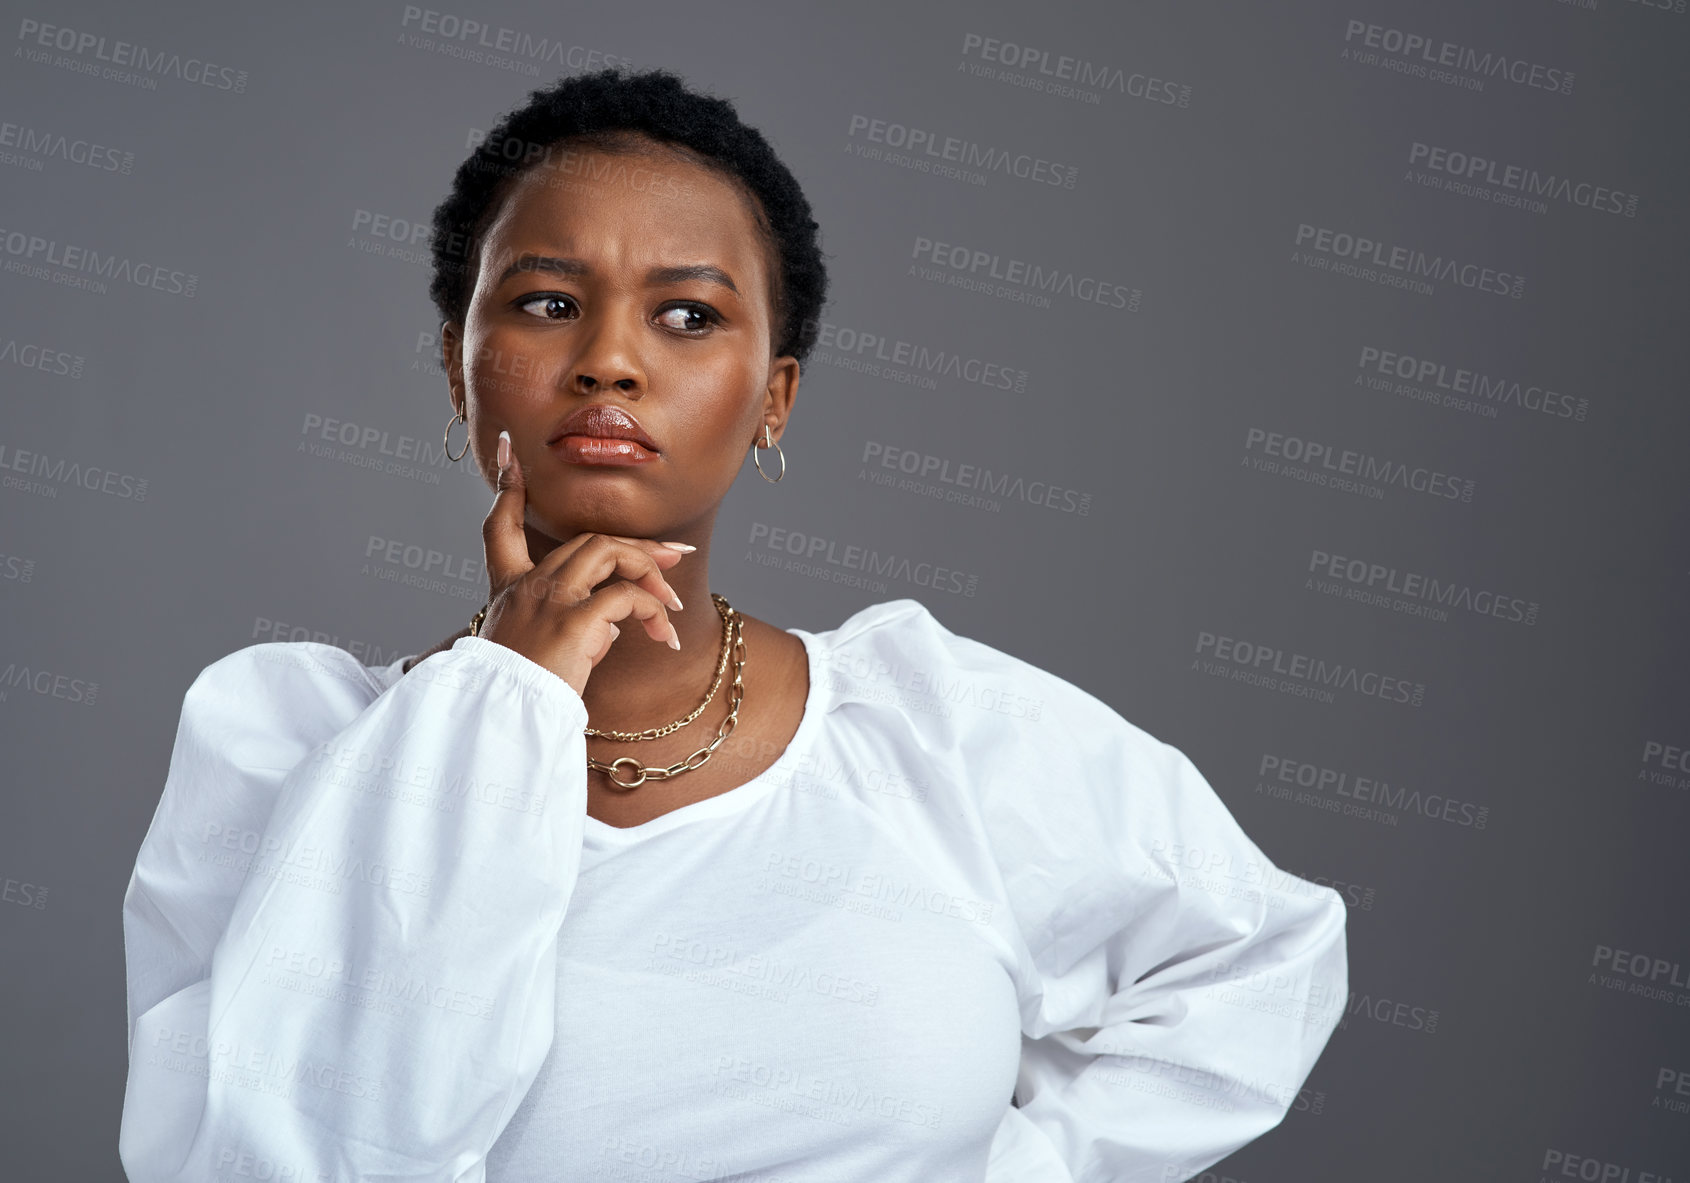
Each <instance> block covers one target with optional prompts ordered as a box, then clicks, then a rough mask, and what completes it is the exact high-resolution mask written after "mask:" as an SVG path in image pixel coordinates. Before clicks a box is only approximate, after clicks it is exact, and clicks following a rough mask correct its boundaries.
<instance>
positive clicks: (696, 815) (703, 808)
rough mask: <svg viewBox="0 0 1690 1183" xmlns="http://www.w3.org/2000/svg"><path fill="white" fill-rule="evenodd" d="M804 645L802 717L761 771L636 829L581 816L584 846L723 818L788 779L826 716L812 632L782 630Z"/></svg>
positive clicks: (641, 837) (619, 842)
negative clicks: (806, 682) (793, 761)
mask: <svg viewBox="0 0 1690 1183" xmlns="http://www.w3.org/2000/svg"><path fill="white" fill-rule="evenodd" d="M785 631H786V632H789V633H791V634H792V635H793V636H795V637H797V638H798V639H799V640H800V641H802V642H804V655H805V658H806V659H807V661H808V663H809V670H810V687H809V692H808V693H807V694H806V695H805V696H804V714H803V717H802V718H800V719H799V720H798V729H797V730H796V731H794V732H793V733H792V739H791V740H790V741H789V742H788V743H787V745H786V748H785V750H783V751H782V752H781V754H780V755H779V756H777V757H775V761H774V763H773V764H770V765H769V766H768V767H767V768H765V769H764V770H763V771H762V772H759V773H758V774H757V775H756V776H754V777H752V778H751V779H750V780H748V781H746V782H745V783H744V784H741V785H735V786H734V787H733V788H731V789H727V790H725V791H723V792H720V793H717V794H716V795H715V796H713V797H706V798H704V799H703V800H702V801H691V802H688V803H687V804H685V805H680V806H677V807H676V808H674V809H671V810H669V811H668V812H667V813H660V814H658V815H657V816H656V817H654V818H652V819H651V820H650V821H646V822H641V823H640V824H639V825H637V826H613V825H611V824H610V823H609V822H604V821H600V820H599V819H598V818H596V817H594V816H593V815H592V814H590V813H589V814H586V815H585V821H586V831H585V833H584V834H583V839H584V840H585V841H586V842H587V843H589V844H590V843H594V842H596V843H598V844H599V845H602V846H629V845H632V844H633V843H635V842H640V841H643V840H644V839H646V838H650V837H653V836H654V835H657V834H665V833H668V832H669V831H670V830H673V829H674V828H675V827H677V826H683V825H685V824H686V823H688V822H690V821H696V820H699V819H702V818H713V817H724V816H727V815H729V814H732V813H738V812H739V811H740V810H742V809H744V808H746V807H747V806H748V805H751V804H752V803H753V802H755V801H757V800H760V799H761V798H763V797H766V796H768V794H769V793H770V791H772V790H773V789H774V788H775V787H776V786H777V785H779V784H780V783H782V778H783V777H786V776H788V775H789V774H790V773H789V768H788V767H787V765H788V761H789V757H791V756H793V755H795V754H797V753H798V752H800V751H802V750H803V749H804V748H805V747H807V746H808V745H809V744H810V743H811V741H812V738H813V737H814V735H815V732H816V730H817V729H818V728H819V727H820V726H821V719H822V715H823V714H825V713H826V711H825V709H824V707H823V704H822V695H823V692H824V685H823V674H824V670H823V669H822V660H821V654H820V652H819V649H820V642H819V641H818V640H817V639H816V636H815V634H814V633H811V632H808V631H806V630H804V629H801V628H789V629H787V630H785Z"/></svg>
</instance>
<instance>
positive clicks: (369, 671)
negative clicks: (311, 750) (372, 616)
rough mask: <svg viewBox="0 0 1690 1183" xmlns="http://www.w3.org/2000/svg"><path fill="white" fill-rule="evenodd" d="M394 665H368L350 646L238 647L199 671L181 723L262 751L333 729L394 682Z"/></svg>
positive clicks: (275, 644)
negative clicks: (292, 738) (241, 739)
mask: <svg viewBox="0 0 1690 1183" xmlns="http://www.w3.org/2000/svg"><path fill="white" fill-rule="evenodd" d="M397 666H398V663H397V662H396V663H394V664H393V665H392V666H386V667H382V666H366V665H364V664H363V663H362V662H361V661H359V660H358V658H357V657H356V656H354V655H353V654H352V653H351V652H349V651H348V650H345V649H342V648H340V647H338V646H335V645H327V644H323V643H321V642H318V641H265V642H262V643H259V644H256V645H247V646H245V647H243V648H240V649H236V650H234V651H233V652H231V653H227V654H225V655H224V656H222V657H219V658H217V659H216V660H215V661H212V662H211V663H210V664H209V665H207V666H205V667H204V668H203V669H202V670H200V672H199V674H198V675H197V676H196V677H195V678H194V680H193V682H192V684H190V685H189V687H188V690H187V693H186V694H185V695H184V696H183V700H182V719H181V724H182V727H183V728H184V729H185V730H188V731H192V732H194V733H196V734H199V735H204V736H212V737H220V738H221V739H222V740H224V741H226V742H234V741H236V740H237V739H238V738H239V737H242V736H246V737H249V738H250V739H251V741H252V742H253V744H255V745H256V746H257V747H259V748H262V747H264V746H266V745H267V744H268V743H270V742H272V741H274V740H277V739H283V740H285V739H287V738H288V737H290V736H297V737H299V738H307V737H314V736H317V735H319V734H321V733H323V732H324V731H325V729H328V730H329V731H330V732H332V731H333V730H336V729H338V727H339V726H343V725H344V723H345V721H346V720H347V719H349V718H351V717H353V716H355V715H356V714H357V713H358V712H359V711H361V710H363V709H364V708H365V707H367V706H368V705H369V704H370V703H371V702H373V701H374V700H375V698H376V696H377V695H379V694H381V693H382V692H383V691H384V690H386V689H387V687H388V686H389V685H391V684H392V679H391V678H390V677H388V676H387V675H388V674H390V673H396V671H397Z"/></svg>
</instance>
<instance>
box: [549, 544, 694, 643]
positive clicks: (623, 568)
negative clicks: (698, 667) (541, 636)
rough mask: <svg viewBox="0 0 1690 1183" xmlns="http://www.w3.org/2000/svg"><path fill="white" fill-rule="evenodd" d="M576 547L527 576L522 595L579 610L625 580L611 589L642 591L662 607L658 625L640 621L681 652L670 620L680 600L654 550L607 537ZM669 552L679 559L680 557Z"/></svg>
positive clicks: (554, 555) (554, 554) (553, 555)
mask: <svg viewBox="0 0 1690 1183" xmlns="http://www.w3.org/2000/svg"><path fill="white" fill-rule="evenodd" d="M571 542H572V543H574V545H571V546H570V548H569V552H568V554H567V555H566V556H565V557H563V558H561V559H560V558H558V552H559V551H561V550H563V549H564V548H563V547H561V546H560V547H557V548H556V549H554V550H553V551H552V552H551V553H550V554H548V555H546V557H545V558H543V559H541V560H540V562H539V564H538V565H537V566H536V567H535V568H534V569H533V570H532V571H530V572H528V573H527V574H526V575H524V576H523V577H522V579H521V581H520V585H519V587H518V589H517V590H518V591H519V592H520V593H521V594H522V595H525V596H531V597H533V598H534V599H537V600H543V601H550V602H555V603H560V604H564V605H569V606H575V605H580V604H586V603H594V602H597V601H595V599H594V593H593V589H594V588H595V587H598V585H599V584H601V583H603V582H604V581H605V580H607V579H612V578H614V577H617V576H620V577H621V578H620V579H619V580H618V582H616V583H614V584H612V585H611V586H612V587H628V588H630V589H637V590H638V591H639V592H640V594H641V595H643V596H649V597H650V598H651V601H652V603H653V604H654V605H656V607H657V612H658V616H659V620H658V621H657V622H656V623H651V622H649V621H646V618H645V617H644V616H643V615H642V617H641V620H642V622H644V623H646V624H647V631H648V632H650V633H651V635H652V636H653V637H656V638H657V639H658V640H661V641H668V640H669V639H670V638H671V637H674V638H675V644H674V645H673V646H672V647H673V648H677V649H678V648H680V645H679V640H680V634H679V633H678V632H676V631H675V627H674V624H673V623H672V622H671V621H670V620H669V615H668V608H670V607H673V606H674V602H675V600H678V599H679V597H677V596H675V593H674V589H673V588H671V587H670V586H669V584H668V582H667V581H666V580H664V579H663V577H662V575H661V574H660V573H659V569H658V559H657V558H656V556H655V555H654V554H653V553H652V552H651V551H649V550H647V549H645V548H644V547H640V546H635V545H632V544H630V543H627V542H622V541H619V540H617V539H615V538H612V537H611V536H610V535H608V534H586V535H581V536H580V540H579V541H578V542H577V540H575V539H572V540H571ZM670 553H671V554H675V555H676V557H677V558H678V557H679V552H675V551H671V552H670ZM606 619H619V618H611V617H607V618H606Z"/></svg>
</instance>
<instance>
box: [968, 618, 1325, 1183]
mask: <svg viewBox="0 0 1690 1183" xmlns="http://www.w3.org/2000/svg"><path fill="white" fill-rule="evenodd" d="M950 644H951V646H952V647H953V649H954V650H955V651H957V652H958V653H960V654H962V655H963V657H964V659H965V661H966V660H968V659H972V660H974V661H975V663H976V665H977V668H979V669H985V667H986V666H987V665H989V664H990V662H988V661H986V660H985V659H984V657H983V656H982V655H983V653H984V652H985V651H983V650H980V649H978V648H976V647H975V646H974V643H973V642H969V641H966V640H965V639H959V638H954V637H953V638H951V641H950ZM1011 667H1012V668H1004V667H1003V666H1002V664H1001V663H1000V665H999V667H998V668H996V669H986V670H985V672H986V673H988V674H990V673H997V674H999V675H1008V676H1011V677H1012V678H1013V681H1014V682H1015V684H1016V685H1017V686H1018V687H1019V689H1020V690H1021V692H1022V695H1023V696H1024V701H1025V703H1026V704H1029V705H1030V706H1031V709H1030V710H1027V711H1025V712H1024V713H1023V717H1021V718H1019V719H1009V720H1006V721H1004V722H1002V723H1000V724H999V725H997V726H995V727H993V728H992V729H991V730H990V733H989V734H988V733H987V732H986V731H985V730H982V731H981V733H980V736H979V738H978V739H976V740H975V741H974V746H975V747H977V748H978V749H980V751H981V753H982V756H983V759H981V760H980V761H979V762H978V763H977V765H976V768H977V771H976V772H975V774H974V775H975V778H976V782H977V786H978V792H979V795H980V796H979V800H980V802H981V808H982V818H983V823H984V825H985V829H986V833H987V834H988V836H989V839H990V841H991V843H992V846H993V849H994V855H995V857H996V860H997V863H998V866H999V869H1000V872H1001V875H1002V882H1003V885H1004V890H1005V893H1006V896H1007V898H1008V901H1009V903H1010V910H1011V912H1012V914H1013V916H1014V918H1015V923H1016V926H1017V928H1018V930H1019V932H1020V934H1021V937H1022V939H1023V945H1024V947H1023V949H1022V957H1023V964H1022V967H1021V974H1020V981H1019V983H1018V993H1019V996H1020V1001H1021V1026H1022V1035H1023V1039H1022V1059H1021V1067H1020V1071H1019V1075H1018V1077H1017V1081H1016V1088H1015V1098H1014V1105H1012V1106H1011V1107H1010V1108H1009V1109H1008V1111H1007V1113H1006V1114H1005V1115H1004V1117H1003V1120H1002V1123H1001V1124H1000V1126H999V1127H998V1130H997V1134H996V1137H995V1139H994V1141H993V1144H992V1152H991V1159H990V1164H991V1165H990V1168H989V1170H988V1173H987V1179H988V1183H1174V1181H1175V1180H1183V1179H1187V1178H1190V1177H1191V1176H1192V1175H1195V1174H1197V1173H1199V1172H1200V1171H1202V1170H1203V1169H1204V1168H1206V1167H1208V1166H1210V1165H1211V1164H1213V1163H1215V1162H1217V1161H1219V1160H1220V1159H1222V1158H1224V1157H1225V1156H1227V1155H1228V1154H1231V1153H1232V1152H1233V1151H1235V1150H1237V1149H1239V1148H1240V1147H1242V1146H1243V1145H1245V1144H1246V1143H1247V1142H1250V1141H1251V1140H1253V1139H1255V1138H1257V1137H1259V1136H1260V1135H1262V1134H1263V1133H1265V1132H1267V1131H1268V1130H1270V1129H1272V1128H1273V1127H1274V1126H1276V1125H1278V1124H1279V1122H1280V1121H1281V1120H1282V1119H1283V1118H1284V1116H1285V1114H1286V1113H1287V1112H1288V1111H1289V1109H1290V1107H1291V1105H1292V1104H1293V1102H1294V1101H1295V1099H1296V1097H1297V1093H1298V1090H1299V1089H1300V1088H1301V1086H1302V1084H1303V1082H1304V1080H1305V1079H1306V1078H1307V1076H1308V1074H1309V1072H1310V1070H1311V1069H1312V1068H1313V1066H1314V1063H1315V1060H1316V1058H1317V1057H1318V1056H1319V1055H1320V1053H1321V1051H1322V1049H1323V1048H1324V1047H1325V1045H1326V1041H1327V1039H1328V1038H1329V1036H1330V1035H1331V1033H1332V1031H1333V1029H1334V1028H1335V1027H1336V1026H1337V1023H1338V1020H1339V1018H1340V1017H1341V1015H1342V1013H1343V1008H1344V1003H1345V1000H1346V995H1347V990H1348V963H1347V957H1346V951H1345V944H1344V923H1345V910H1344V906H1343V903H1342V901H1341V899H1340V898H1339V896H1338V895H1337V893H1336V892H1334V891H1333V890H1331V889H1330V888H1325V887H1320V886H1317V885H1315V884H1313V883H1310V882H1308V881H1306V880H1303V879H1300V878H1297V877H1295V876H1291V875H1288V874H1286V873H1284V872H1282V871H1280V870H1279V869H1278V868H1276V867H1275V866H1274V865H1273V864H1272V863H1271V862H1270V861H1269V860H1268V858H1267V857H1266V856H1265V855H1264V854H1263V853H1262V851H1261V850H1260V849H1258V848H1257V846H1256V845H1255V843H1254V842H1252V841H1251V839H1250V838H1249V837H1248V836H1247V835H1246V834H1245V832H1244V831H1243V830H1242V829H1241V828H1240V826H1239V825H1238V823H1237V821H1236V820H1235V819H1234V818H1233V817H1232V815H1231V814H1230V813H1229V812H1228V810H1227V808H1226V806H1225V805H1224V803H1223V802H1222V801H1221V800H1220V798H1219V797H1218V796H1217V795H1216V794H1215V792H1214V790H1213V788H1212V787H1211V786H1210V785H1209V783H1208V782H1207V781H1206V780H1205V779H1204V777H1203V775H1202V774H1201V773H1200V772H1199V771H1198V769H1197V768H1196V766H1195V765H1194V764H1193V763H1192V761H1191V760H1190V759H1189V758H1187V757H1186V755H1185V754H1184V753H1183V752H1181V751H1180V750H1179V749H1177V748H1175V747H1173V746H1172V745H1170V744H1167V743H1164V742H1162V741H1160V740H1157V739H1155V738H1154V737H1152V736H1150V735H1149V734H1147V733H1146V732H1144V731H1143V730H1141V729H1139V728H1138V727H1136V726H1134V725H1133V724H1131V723H1129V722H1127V720H1125V719H1124V718H1122V717H1121V716H1120V715H1119V714H1117V713H1116V712H1115V711H1114V710H1112V709H1111V708H1110V707H1108V706H1107V705H1106V704H1105V703H1103V702H1102V701H1101V700H1099V699H1097V698H1095V697H1093V696H1091V695H1089V694H1086V693H1085V692H1083V691H1081V690H1079V689H1078V688H1077V687H1075V686H1073V685H1072V684H1070V683H1067V682H1064V681H1062V680H1061V679H1058V678H1056V677H1054V676H1052V675H1049V674H1047V673H1044V672H1042V671H1039V670H1037V669H1036V668H1034V667H1031V666H1027V665H1025V664H1023V663H1020V662H1018V661H1017V662H1011ZM1016 1106H1018V1107H1016Z"/></svg>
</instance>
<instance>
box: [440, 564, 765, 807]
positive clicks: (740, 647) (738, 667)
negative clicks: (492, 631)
mask: <svg viewBox="0 0 1690 1183" xmlns="http://www.w3.org/2000/svg"><path fill="white" fill-rule="evenodd" d="M710 599H711V601H712V602H713V603H714V604H715V605H716V611H717V612H718V613H719V614H720V615H721V617H722V656H721V658H720V660H718V661H717V663H716V676H715V677H714V678H713V679H712V680H711V682H710V691H709V693H708V694H706V695H705V696H704V701H703V702H701V703H699V704H698V707H697V709H695V710H694V711H693V712H692V714H690V715H688V716H686V717H685V718H684V719H677V720H676V721H674V722H673V723H666V724H664V725H663V726H662V727H657V728H652V727H648V728H646V729H645V730H644V731H637V732H628V731H612V730H604V731H601V730H599V729H598V728H596V727H587V728H585V729H584V733H585V734H586V735H599V736H603V737H605V738H606V739H615V740H622V741H634V740H642V739H656V738H658V737H659V736H663V735H668V734H669V733H671V732H673V731H676V730H678V729H679V728H681V727H685V726H686V725H687V724H688V723H691V722H692V721H693V720H694V719H696V718H698V716H699V715H701V714H702V713H703V712H704V708H705V707H706V706H708V705H709V703H710V700H711V699H712V698H714V697H715V694H716V688H717V687H718V686H720V685H721V683H722V674H723V672H724V671H725V670H726V669H727V665H728V654H729V653H730V652H731V653H732V654H733V658H734V680H733V682H732V683H731V684H730V685H729V693H728V714H727V717H726V718H725V719H723V720H722V722H721V724H720V726H718V727H717V729H716V738H715V739H713V740H711V741H710V742H709V743H708V744H706V745H705V746H704V747H702V748H699V749H698V750H697V751H696V752H694V753H693V754H692V755H690V756H688V757H686V759H684V760H677V761H676V762H675V763H673V764H670V765H668V766H666V767H653V766H651V765H646V764H641V763H640V762H639V761H638V760H636V759H634V758H633V757H632V756H619V757H617V758H616V759H615V760H612V761H610V762H609V763H608V764H607V763H605V762H604V761H603V760H595V759H593V757H592V756H591V755H588V757H587V766H588V767H589V768H596V769H598V770H599V771H600V772H602V773H604V774H605V776H606V777H607V778H608V779H609V781H610V783H611V784H612V785H614V786H616V787H617V788H619V789H632V788H637V787H639V786H640V785H642V784H644V783H645V782H646V781H648V780H668V779H669V778H670V777H672V776H679V775H680V774H681V773H683V772H691V771H692V770H693V769H694V768H697V767H699V766H700V765H701V764H703V763H704V762H705V761H707V760H709V759H710V757H711V756H712V755H714V754H715V752H716V749H717V748H719V747H721V746H722V741H723V740H725V739H727V738H728V736H730V735H732V734H733V730H734V728H735V727H736V726H737V725H738V724H739V707H740V704H741V703H742V702H744V701H745V630H744V626H743V624H742V622H741V617H740V615H739V613H737V612H735V611H734V610H733V608H732V607H731V606H730V605H729V604H728V601H727V600H726V599H725V598H723V597H722V596H721V595H719V594H717V593H716V592H711V593H710ZM488 607H491V602H489V603H488V604H487V605H484V606H483V607H482V609H481V611H479V612H477V613H476V614H475V617H474V618H473V619H472V620H471V621H470V625H469V635H470V636H472V637H476V636H480V635H481V623H482V621H484V620H485V619H486V618H487V609H488ZM730 640H731V644H730ZM624 764H626V765H629V766H631V767H632V769H633V773H632V775H633V776H634V778H635V779H633V780H619V779H617V776H616V770H617V768H618V767H620V766H621V765H624Z"/></svg>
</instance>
